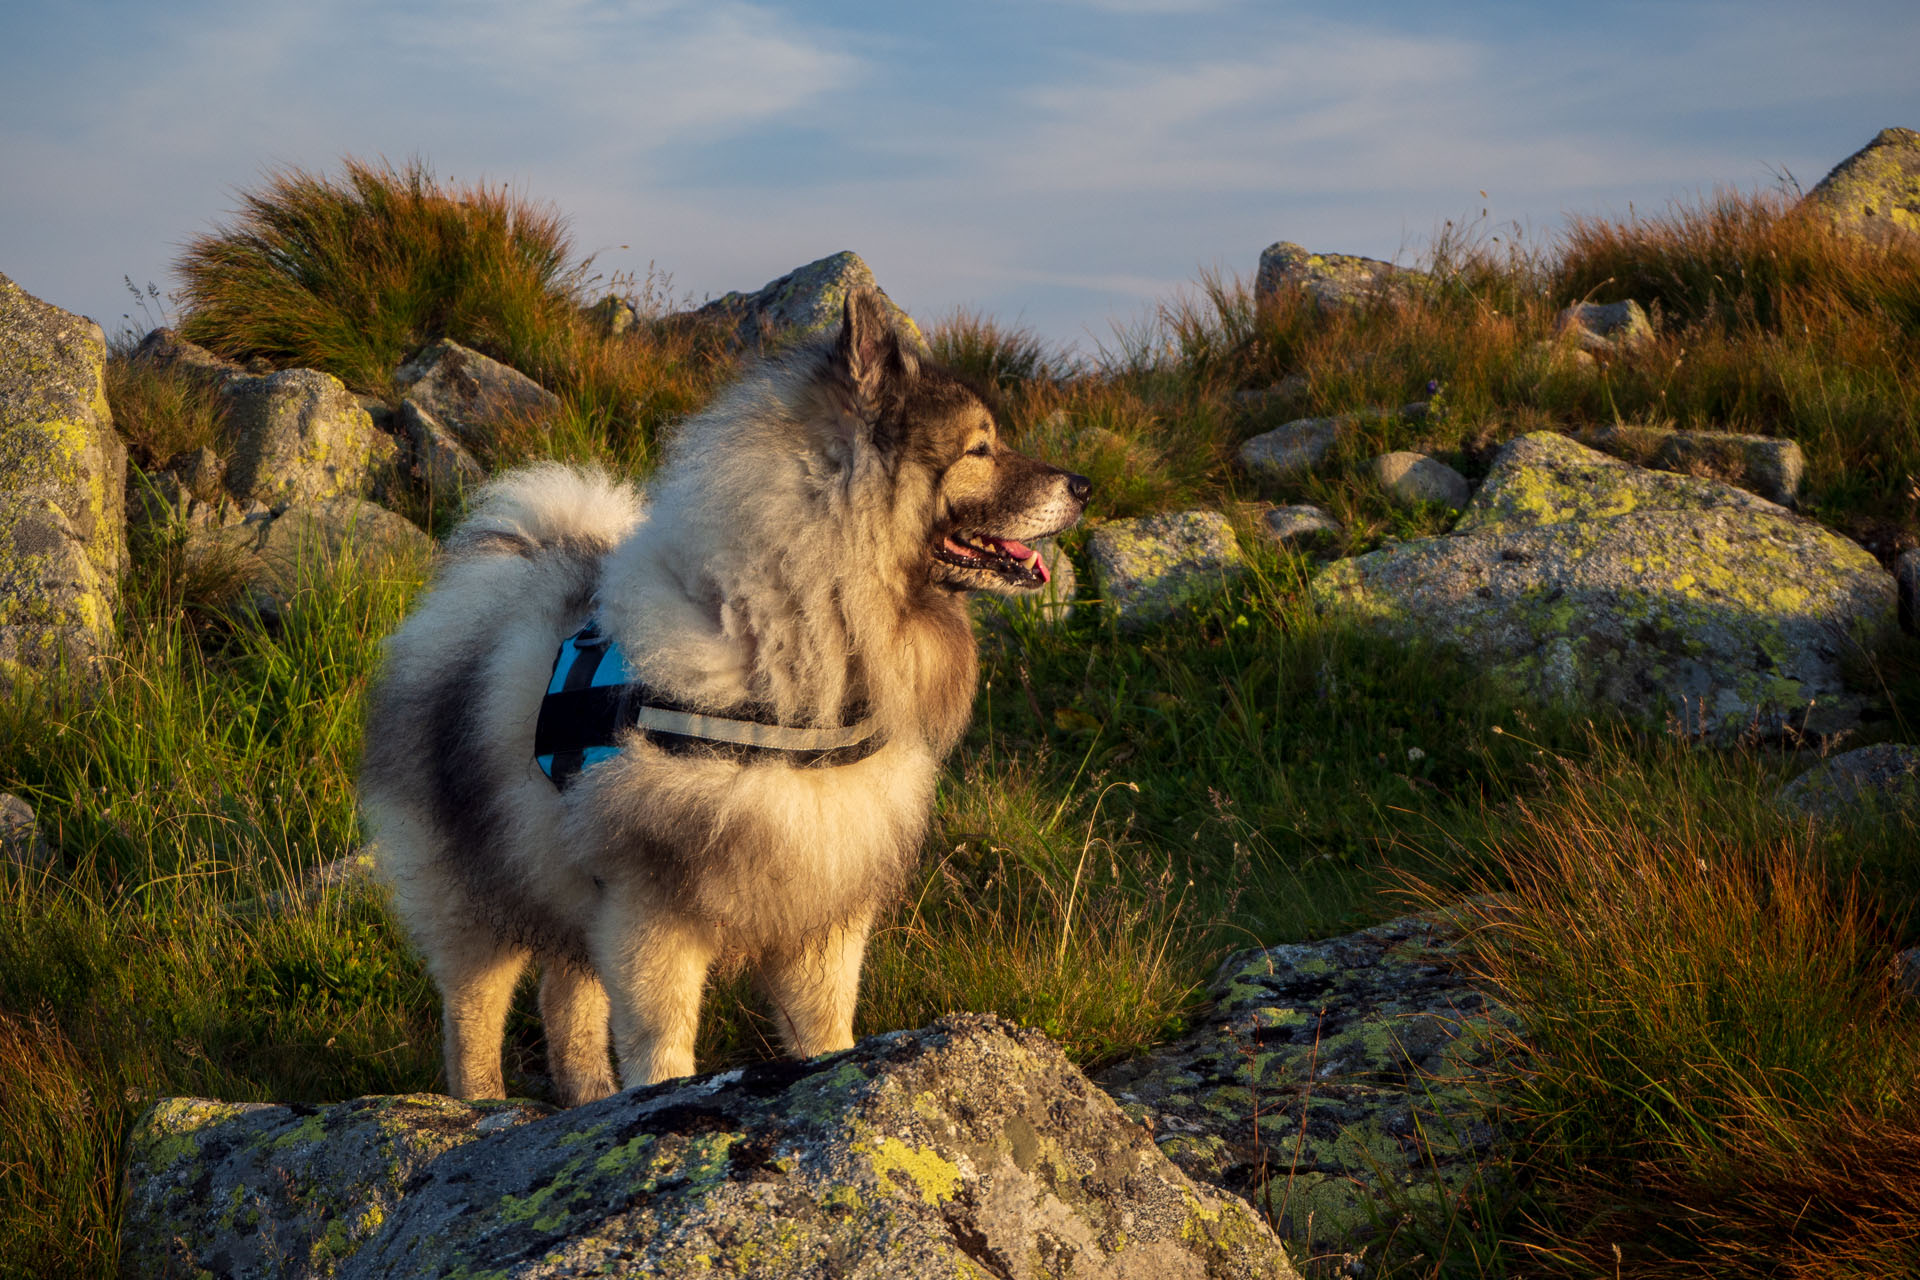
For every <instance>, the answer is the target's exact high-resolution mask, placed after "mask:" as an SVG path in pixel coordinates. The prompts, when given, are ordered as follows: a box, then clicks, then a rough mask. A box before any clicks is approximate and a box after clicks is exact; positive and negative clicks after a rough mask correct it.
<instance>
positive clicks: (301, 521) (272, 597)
mask: <svg viewBox="0 0 1920 1280" xmlns="http://www.w3.org/2000/svg"><path fill="white" fill-rule="evenodd" d="M187 552H188V554H189V555H203V556H221V557H225V558H229V559H231V560H233V561H236V562H237V566H236V567H237V571H238V574H239V576H241V577H242V578H244V580H245V581H246V583H247V586H248V589H249V593H250V594H251V596H252V597H253V601H254V604H255V605H256V606H257V607H258V608H259V609H260V611H261V613H262V614H264V615H265V616H266V617H268V618H269V619H277V618H279V617H280V616H281V615H282V613H283V612H284V611H285V610H286V609H287V608H289V607H291V606H292V605H293V604H294V602H295V601H297V600H298V599H299V597H300V596H301V595H302V594H303V593H305V592H307V591H310V590H312V589H313V588H314V587H315V586H316V585H317V584H318V583H320V582H323V581H325V580H326V578H327V577H328V576H329V575H331V574H333V573H334V572H335V571H336V570H337V568H338V567H339V566H340V565H341V564H342V563H343V562H344V561H346V560H347V559H348V558H349V557H351V559H352V561H353V563H354V564H355V565H356V567H357V571H358V572H359V573H361V574H369V575H370V574H379V573H386V572H389V571H391V570H392V569H393V567H394V566H395V565H396V564H400V565H409V564H420V563H424V562H425V560H426V558H427V557H428V556H430V555H431V554H432V552H433V539H431V538H429V537H428V536H427V535H426V534H425V533H424V532H422V531H421V530H420V528H419V527H418V526H417V525H415V524H414V523H413V522H412V521H410V520H408V519H407V518H406V517H405V516H402V515H399V514H397V513H395V512H392V511H389V510H387V509H386V508H385V507H381V506H376V505H375V504H373V503H371V502H366V501H363V500H362V499H359V498H354V497H350V496H347V495H344V494H342V495H336V496H335V497H332V498H328V499H326V500H325V501H324V502H310V503H302V504H300V505H298V506H293V507H288V508H287V509H286V510H285V511H282V512H280V513H279V514H277V515H276V514H273V513H271V512H261V513H256V514H254V515H252V516H250V517H248V518H247V519H245V520H244V521H241V522H239V523H236V524H229V525H226V526H224V527H217V528H210V529H207V530H205V531H204V532H198V533H196V534H195V535H194V536H192V537H190V538H189V539H188V542H187Z"/></svg>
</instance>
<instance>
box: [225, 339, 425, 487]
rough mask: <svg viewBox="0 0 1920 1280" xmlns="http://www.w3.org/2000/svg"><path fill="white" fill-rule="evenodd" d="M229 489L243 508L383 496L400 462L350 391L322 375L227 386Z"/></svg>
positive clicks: (283, 375)
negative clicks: (245, 505) (246, 505)
mask: <svg viewBox="0 0 1920 1280" xmlns="http://www.w3.org/2000/svg"><path fill="white" fill-rule="evenodd" d="M220 391H221V395H222V396H223V397H225V399H226V402H227V420H226V429H227V431H228V432H229V434H230V449H231V454H232V457H231V460H230V461H229V462H228V464H227V470H226V486H227V489H228V491H229V492H231V493H232V494H233V496H234V497H236V498H238V499H240V500H241V501H242V502H263V503H266V504H268V505H270V506H285V505H287V504H289V503H296V502H317V501H320V500H322V499H326V498H333V497H338V496H342V495H345V496H348V497H366V496H368V495H370V494H372V493H375V492H377V491H379V490H380V489H381V488H382V487H383V485H384V484H385V482H386V480H387V478H388V477H389V476H390V474H391V473H392V470H393V467H394V464H395V462H396V461H397V459H398V458H399V453H400V450H399V447H398V446H397V445H395V444H394V442H393V438H392V437H391V436H389V435H387V434H386V433H385V432H383V431H381V430H379V429H378V428H376V427H375V426H374V425H373V418H372V417H371V416H370V415H369V414H368V413H367V411H366V409H364V408H362V407H361V404H360V402H359V400H358V399H356V398H355V396H354V395H353V393H352V392H350V391H348V390H347V387H346V384H345V383H343V382H341V381H340V379H338V378H336V377H334V376H333V375H332V374H330V373H322V372H321V371H319V370H318V369H282V370H281V371H279V372H278V373H271V374H264V375H259V376H242V377H235V378H229V379H228V380H227V381H226V382H225V383H224V384H222V386H221V389H220Z"/></svg>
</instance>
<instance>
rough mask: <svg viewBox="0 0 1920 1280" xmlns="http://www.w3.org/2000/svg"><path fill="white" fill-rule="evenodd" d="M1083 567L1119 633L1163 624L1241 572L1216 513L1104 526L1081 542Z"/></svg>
mask: <svg viewBox="0 0 1920 1280" xmlns="http://www.w3.org/2000/svg"><path fill="white" fill-rule="evenodd" d="M1087 562H1088V564H1089V566H1090V567H1091V568H1092V570H1093V580H1094V583H1095V585H1096V587H1097V588H1098V590H1099V593H1100V598H1101V600H1103V601H1105V603H1106V606H1107V608H1109V609H1111V610H1112V611H1113V613H1114V616H1115V617H1116V618H1118V619H1119V620H1120V625H1121V626H1123V627H1142V626H1149V625H1151V624H1153V623H1156V622H1162V621H1165V620H1166V619H1168V618H1170V617H1173V616H1174V615H1175V614H1177V613H1179V612H1180V611H1181V609H1182V608H1183V607H1185V606H1186V605H1187V603H1188V602H1189V601H1191V600H1193V599H1194V598H1195V597H1197V596H1200V595H1203V594H1204V593H1206V592H1208V591H1213V590H1216V589H1218V588H1219V587H1220V586H1221V584H1222V583H1225V582H1229V581H1231V580H1233V579H1234V578H1236V577H1238V576H1239V575H1240V574H1241V573H1242V572H1244V571H1245V568H1246V559H1245V557H1244V556H1243V555H1242V554H1241V552H1240V542H1239V540H1238V539H1237V538H1235V537H1234V536H1233V526H1232V525H1231V524H1229V523H1228V521H1227V518H1226V517H1225V516H1223V515H1221V514H1220V513H1219V512H1218V511H1172V512H1165V513H1162V514H1160V515H1151V516H1140V517H1137V518H1135V519H1132V520H1109V521H1107V522H1106V523H1105V524H1103V525H1101V526H1100V527H1099V528H1098V529H1095V530H1094V531H1093V536H1092V537H1090V538H1088V539H1087Z"/></svg>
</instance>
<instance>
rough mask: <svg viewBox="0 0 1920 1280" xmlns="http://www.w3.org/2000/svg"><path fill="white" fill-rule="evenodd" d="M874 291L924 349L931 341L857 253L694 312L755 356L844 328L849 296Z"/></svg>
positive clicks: (816, 264)
mask: <svg viewBox="0 0 1920 1280" xmlns="http://www.w3.org/2000/svg"><path fill="white" fill-rule="evenodd" d="M855 289H872V290H874V291H875V292H877V293H879V294H880V300H881V301H882V302H885V303H886V304H887V310H888V311H890V312H891V313H892V314H893V320H894V323H895V324H896V325H898V326H899V329H900V332H901V334H902V335H903V336H904V337H905V338H906V339H907V340H908V341H910V342H911V343H913V345H915V346H916V347H920V348H922V349H924V348H925V346H926V340H925V338H923V337H922V336H921V334H920V326H919V325H917V324H915V323H914V322H913V317H912V316H910V315H908V314H907V313H906V312H904V311H902V310H901V309H900V308H899V307H898V306H897V305H895V303H894V301H893V299H891V298H889V297H887V295H886V293H885V292H884V291H883V290H881V289H880V286H878V285H877V284H875V283H874V280H873V270H872V268H870V267H868V266H867V264H866V263H865V262H863V261H862V260H861V258H860V255H859V254H857V253H854V252H852V251H851V250H842V251H841V252H839V253H836V254H833V255H831V256H830V257H825V258H821V259H819V260H818V261H815V262H809V263H808V264H807V265H806V266H804V267H796V268H795V269H793V270H792V271H789V272H787V274H785V275H783V276H781V277H780V278H779V279H777V280H771V281H769V282H768V283H766V284H764V285H762V286H761V287H760V288H759V289H757V290H755V291H754V292H752V293H739V292H735V293H727V294H722V295H721V296H720V297H718V298H715V299H714V300H713V301H712V302H709V303H707V304H706V305H705V306H703V307H701V308H700V309H699V310H697V311H694V312H693V313H692V317H693V319H695V320H696V321H700V322H702V323H710V324H720V325H725V326H728V327H729V328H730V330H731V332H732V335H733V340H734V343H735V345H737V346H739V347H742V348H745V349H747V350H751V351H758V350H761V349H763V348H765V347H767V346H770V345H771V346H781V345H784V344H786V343H789V342H793V341H796V340H798V339H803V338H808V337H812V336H814V335H816V334H822V333H831V332H832V331H834V330H835V329H837V328H838V327H839V324H840V320H841V314H842V312H843V311H844V309H845V308H846V305H847V295H848V294H849V293H851V292H853V291H854V290H855Z"/></svg>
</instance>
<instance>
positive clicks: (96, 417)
mask: <svg viewBox="0 0 1920 1280" xmlns="http://www.w3.org/2000/svg"><path fill="white" fill-rule="evenodd" d="M106 357H107V343H106V338H105V336H104V335H103V334H102V333H101V332H100V326H99V325H97V324H95V323H94V322H93V321H91V320H89V319H87V318H86V317H84V316H76V315H71V314H69V313H68V312H65V311H62V310H61V309H60V308H58V307H55V306H51V305H49V304H47V303H45V302H42V301H40V299H38V298H36V297H34V296H33V295H32V294H29V293H27V292H26V291H25V290H23V289H21V288H20V286H18V285H16V284H15V283H13V281H11V280H9V279H8V278H7V277H5V276H3V275H0V689H4V688H5V687H6V686H7V685H8V684H10V683H11V682H12V681H13V679H14V678H15V677H16V676H17V675H19V674H20V673H21V672H23V671H26V670H35V669H45V668H48V667H52V666H55V665H58V664H59V663H61V662H62V661H65V662H69V663H73V664H76V665H78V666H80V667H83V668H84V667H91V666H92V665H94V664H95V663H96V662H97V660H98V658H99V655H100V654H101V653H102V652H104V650H105V649H106V648H107V647H108V646H109V645H110V644H111V642H112V637H113V608H114V604H115V602H116V600H117V599H118V582H119V575H120V571H121V569H122V568H123V567H124V566H125V563H126V551H127V542H126V471H127V449H126V446H125V445H124V444H123V443H121V441H120V438H119V436H118V435H116V434H115V433H114V430H113V418H112V413H111V411H110V410H109V409H108V407H107V392H106V382H105V371H106Z"/></svg>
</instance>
